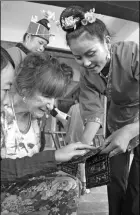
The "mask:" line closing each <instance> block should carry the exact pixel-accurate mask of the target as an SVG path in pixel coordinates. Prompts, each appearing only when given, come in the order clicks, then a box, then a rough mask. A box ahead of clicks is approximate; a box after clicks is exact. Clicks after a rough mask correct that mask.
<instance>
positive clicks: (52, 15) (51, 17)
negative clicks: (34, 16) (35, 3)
mask: <svg viewBox="0 0 140 215" xmlns="http://www.w3.org/2000/svg"><path fill="white" fill-rule="evenodd" d="M41 12H42V14H43V16H44V17H45V18H46V19H48V20H49V21H50V20H53V21H54V20H55V12H51V11H50V10H48V11H45V10H42V11H41Z"/></svg>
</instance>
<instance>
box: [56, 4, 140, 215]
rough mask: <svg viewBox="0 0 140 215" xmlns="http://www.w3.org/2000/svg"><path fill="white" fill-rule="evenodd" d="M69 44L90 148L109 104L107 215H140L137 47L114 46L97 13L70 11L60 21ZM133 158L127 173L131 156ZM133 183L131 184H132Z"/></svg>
mask: <svg viewBox="0 0 140 215" xmlns="http://www.w3.org/2000/svg"><path fill="white" fill-rule="evenodd" d="M60 23H61V27H62V29H63V30H64V31H65V32H66V41H67V44H68V46H69V47H70V49H71V51H72V54H73V56H74V57H75V60H76V61H77V63H78V64H79V65H80V66H82V67H83V68H84V69H85V71H84V72H83V73H82V74H81V77H80V90H81V92H80V104H81V107H82V108H81V115H82V119H83V122H84V125H85V129H84V132H83V137H82V142H83V143H86V144H90V143H91V141H92V140H93V138H94V137H95V135H96V133H97V132H98V130H99V128H101V127H102V126H103V115H104V111H103V102H102V98H103V96H104V95H106V96H107V98H108V108H107V139H106V141H105V143H104V146H103V148H102V153H103V154H106V153H107V154H109V156H110V165H111V183H110V184H109V185H108V200H109V215H120V214H122V215H126V214H127V215H138V214H139V168H140V162H139V158H140V156H139V147H140V146H139V72H140V70H139V47H138V44H136V43H135V42H133V41H118V42H116V43H114V44H113V43H112V42H111V36H110V33H109V31H108V29H107V28H106V25H105V24H104V23H103V22H102V21H101V20H100V19H98V18H97V16H96V14H95V9H94V8H93V9H91V10H90V11H85V9H84V8H81V7H79V6H70V7H68V8H66V9H64V10H63V11H62V13H61V15H60ZM133 149H134V158H133V162H132V165H131V168H130V173H129V159H130V151H131V150H133ZM128 177H129V178H128Z"/></svg>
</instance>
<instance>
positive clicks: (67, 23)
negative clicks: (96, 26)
mask: <svg viewBox="0 0 140 215" xmlns="http://www.w3.org/2000/svg"><path fill="white" fill-rule="evenodd" d="M79 20H80V17H76V18H73V16H69V17H67V18H65V19H63V18H62V19H61V23H62V27H65V29H70V28H74V30H75V29H76V27H77V26H76V22H78V21H79ZM80 21H81V24H82V25H84V26H85V25H87V24H88V23H93V22H95V21H96V15H95V8H93V9H90V11H88V12H86V13H85V14H84V19H81V20H80Z"/></svg>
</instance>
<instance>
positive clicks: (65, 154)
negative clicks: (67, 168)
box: [55, 142, 94, 162]
mask: <svg viewBox="0 0 140 215" xmlns="http://www.w3.org/2000/svg"><path fill="white" fill-rule="evenodd" d="M90 149H94V147H93V146H90V145H87V144H83V143H80V142H77V143H71V144H69V145H67V146H65V147H63V148H61V149H58V150H56V151H55V160H56V161H57V162H65V161H69V160H71V159H72V158H73V157H74V156H82V155H84V154H86V153H87V152H88V151H89V150H90Z"/></svg>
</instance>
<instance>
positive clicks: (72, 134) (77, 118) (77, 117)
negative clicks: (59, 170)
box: [64, 97, 90, 195]
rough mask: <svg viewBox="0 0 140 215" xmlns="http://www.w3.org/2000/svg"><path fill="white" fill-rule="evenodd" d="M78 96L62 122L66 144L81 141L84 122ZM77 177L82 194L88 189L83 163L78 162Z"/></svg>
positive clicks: (87, 191)
mask: <svg viewBox="0 0 140 215" xmlns="http://www.w3.org/2000/svg"><path fill="white" fill-rule="evenodd" d="M79 106H80V104H79V97H77V98H75V103H74V104H73V105H72V106H71V107H70V109H69V111H68V116H70V117H69V118H68V120H67V122H66V123H65V124H64V130H65V132H66V137H65V142H66V144H70V143H74V142H81V141H82V136H83V132H84V124H83V121H82V118H81V114H80V107H79ZM78 167H79V175H80V176H79V177H80V180H81V182H82V195H84V194H85V193H89V192H90V190H89V189H86V176H85V164H83V163H82V164H79V165H78Z"/></svg>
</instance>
